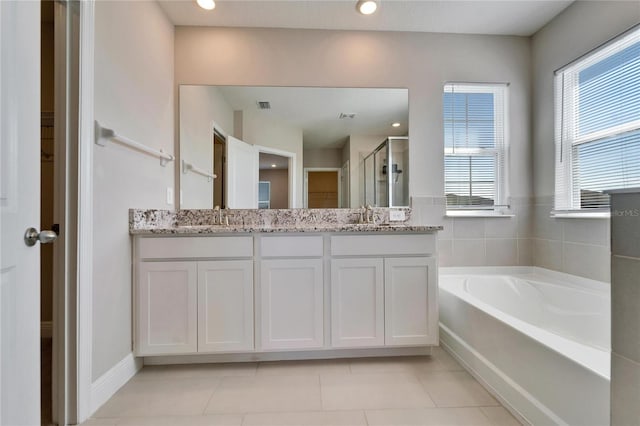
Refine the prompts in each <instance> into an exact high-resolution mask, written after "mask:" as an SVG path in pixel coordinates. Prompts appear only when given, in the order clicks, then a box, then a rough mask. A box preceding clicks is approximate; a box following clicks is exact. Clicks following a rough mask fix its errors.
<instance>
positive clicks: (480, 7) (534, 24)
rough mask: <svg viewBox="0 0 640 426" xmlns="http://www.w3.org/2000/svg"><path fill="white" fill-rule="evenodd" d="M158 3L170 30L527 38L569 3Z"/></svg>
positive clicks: (466, 0)
mask: <svg viewBox="0 0 640 426" xmlns="http://www.w3.org/2000/svg"><path fill="white" fill-rule="evenodd" d="M159 3H160V5H161V7H162V8H163V9H164V11H165V13H166V14H167V16H168V17H169V19H171V21H172V22H173V23H174V24H175V25H197V26H220V27H257V28H308V29H331V30H372V31H417V32H438V33H461V34H497V35H519V36H530V35H532V34H534V33H535V32H536V31H538V30H539V29H540V28H542V27H543V26H544V25H545V24H546V23H547V22H549V21H550V20H551V19H553V18H554V17H555V16H556V15H557V14H558V13H560V12H561V11H562V10H564V9H565V8H566V7H567V6H569V5H570V4H571V3H572V1H570V0H501V1H484V0H439V1H436V0H382V1H381V4H380V7H379V9H378V11H377V12H376V13H375V14H373V15H370V16H364V15H361V14H360V13H357V12H356V10H355V5H356V0H216V8H215V9H214V10H212V11H205V10H203V9H201V8H200V7H198V6H197V5H196V2H195V0H159Z"/></svg>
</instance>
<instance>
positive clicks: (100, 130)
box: [95, 121, 175, 167]
mask: <svg viewBox="0 0 640 426" xmlns="http://www.w3.org/2000/svg"><path fill="white" fill-rule="evenodd" d="M95 133H96V134H95V143H96V145H99V146H103V147H104V146H107V142H109V141H114V142H118V143H120V144H121V145H125V146H128V147H129V148H133V149H135V150H138V151H140V152H144V153H145V154H149V155H152V156H154V157H158V158H159V159H160V165H161V166H163V167H164V166H166V165H167V163H168V162H169V161H173V160H175V157H174V156H173V155H171V154H167V153H166V152H164V151H163V150H162V149H155V148H151V147H149V146H147V145H145V144H142V143H140V142H136V141H134V140H132V139H129V138H126V137H124V136H122V135H119V134H118V133H116V132H115V130H113V129H109V128H107V127H102V126H101V125H100V123H99V122H98V121H96V122H95Z"/></svg>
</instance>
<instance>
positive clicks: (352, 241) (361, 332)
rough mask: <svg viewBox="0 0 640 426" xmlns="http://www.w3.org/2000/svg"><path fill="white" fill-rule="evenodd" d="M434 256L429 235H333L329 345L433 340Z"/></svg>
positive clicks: (425, 342)
mask: <svg viewBox="0 0 640 426" xmlns="http://www.w3.org/2000/svg"><path fill="white" fill-rule="evenodd" d="M434 255H435V235H434V234H408V235H354V236H345V235H336V236H332V237H331V256H332V260H331V332H332V334H331V342H332V345H333V346H335V347H349V348H356V347H363V346H366V347H377V346H419V345H435V344H438V304H437V292H438V286H437V270H436V260H435V256H434Z"/></svg>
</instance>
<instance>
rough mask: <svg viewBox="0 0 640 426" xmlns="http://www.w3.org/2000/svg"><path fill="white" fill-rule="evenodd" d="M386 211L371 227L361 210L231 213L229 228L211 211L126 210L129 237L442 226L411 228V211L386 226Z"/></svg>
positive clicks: (378, 212) (377, 210)
mask: <svg viewBox="0 0 640 426" xmlns="http://www.w3.org/2000/svg"><path fill="white" fill-rule="evenodd" d="M389 210H390V209H388V208H374V209H373V215H374V222H375V223H374V224H363V225H362V226H359V225H358V226H355V224H358V221H359V218H360V212H362V209H274V210H258V209H230V210H228V211H225V212H224V214H225V216H227V215H228V217H229V226H226V225H224V226H222V225H214V224H213V223H214V217H215V216H214V215H215V214H216V213H215V212H214V210H208V209H207V210H179V211H175V212H174V211H170V210H140V209H130V210H129V230H130V233H131V234H210V233H224V232H372V231H373V232H425V231H427V232H430V231H438V230H441V229H442V227H441V226H423V225H415V224H412V221H411V209H410V208H401V209H393V210H402V211H404V212H405V220H404V221H398V222H395V221H394V222H391V223H390V222H389Z"/></svg>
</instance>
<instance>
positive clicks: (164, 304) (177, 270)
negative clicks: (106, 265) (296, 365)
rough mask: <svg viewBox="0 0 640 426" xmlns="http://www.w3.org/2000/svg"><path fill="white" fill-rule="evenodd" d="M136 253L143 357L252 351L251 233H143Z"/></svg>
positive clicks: (137, 337)
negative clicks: (214, 235) (210, 235)
mask: <svg viewBox="0 0 640 426" xmlns="http://www.w3.org/2000/svg"><path fill="white" fill-rule="evenodd" d="M135 252H136V257H137V262H136V270H137V280H136V284H135V292H134V298H135V304H136V315H135V319H136V321H135V327H134V336H135V337H134V340H135V343H134V346H135V348H134V349H135V353H136V354H137V355H138V356H151V355H174V354H181V355H186V354H195V353H204V352H237V351H251V350H253V347H254V338H253V324H254V317H253V311H254V309H253V300H254V292H253V239H252V237H251V236H241V237H235V236H234V237H217V238H206V237H181V238H175V237H161V238H139V239H137V240H136V247H135ZM229 258H233V259H234V260H230V259H229ZM237 258H241V259H237ZM242 258H244V259H242Z"/></svg>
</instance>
